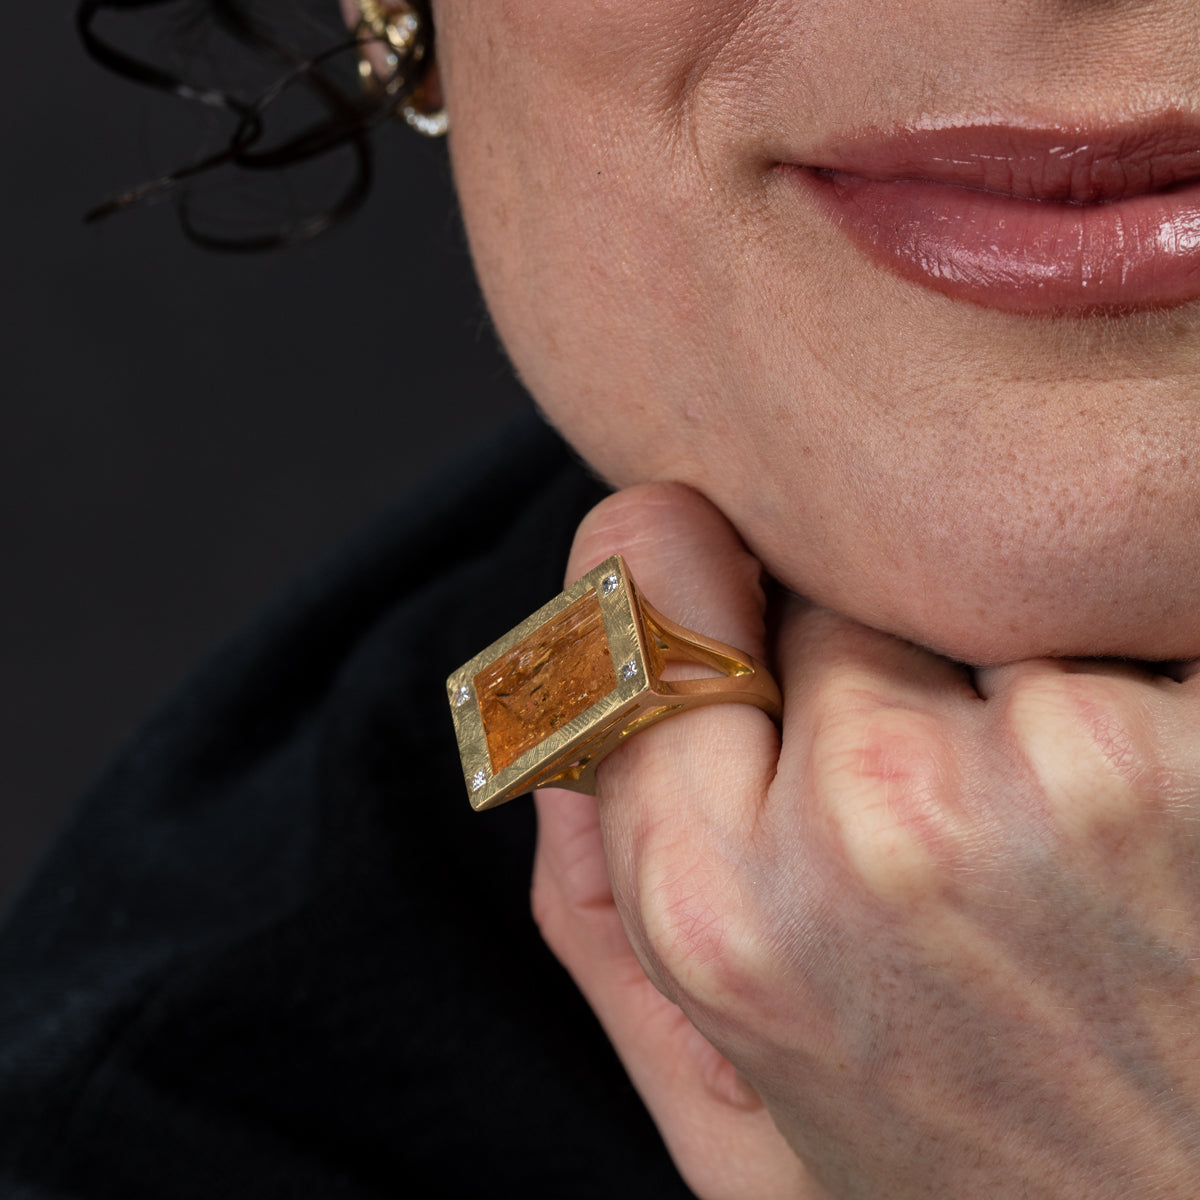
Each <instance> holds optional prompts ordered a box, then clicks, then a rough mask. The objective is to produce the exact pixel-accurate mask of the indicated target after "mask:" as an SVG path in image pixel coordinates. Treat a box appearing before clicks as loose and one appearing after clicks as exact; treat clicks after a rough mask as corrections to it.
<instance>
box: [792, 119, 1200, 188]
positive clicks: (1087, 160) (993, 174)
mask: <svg viewBox="0 0 1200 1200" xmlns="http://www.w3.org/2000/svg"><path fill="white" fill-rule="evenodd" d="M795 165H802V166H805V167H808V168H810V169H812V170H816V171H821V172H826V173H830V174H837V173H844V174H850V175H857V176H859V177H862V178H866V179H877V180H897V181H899V180H905V179H912V180H924V181H929V182H935V183H945V184H950V185H954V186H958V187H969V188H975V189H978V190H981V191H987V192H992V193H995V194H997V195H1001V196H1011V197H1013V198H1017V199H1026V200H1041V201H1050V202H1057V203H1063V204H1099V203H1110V202H1113V201H1118V200H1123V199H1126V198H1128V197H1132V196H1140V195H1146V194H1149V193H1158V192H1166V191H1170V190H1171V189H1173V188H1177V187H1180V186H1182V185H1184V184H1187V183H1190V182H1195V181H1196V180H1200V124H1197V123H1196V122H1194V121H1192V120H1190V119H1187V118H1184V117H1182V116H1178V115H1174V114H1168V115H1166V116H1164V117H1161V118H1158V119H1155V120H1153V121H1139V122H1137V123H1131V124H1123V125H1115V126H1108V127H1103V128H1100V127H1092V128H1085V127H1081V126H1058V125H1043V126H1034V127H1027V126H1014V125H1005V124H994V123H984V124H966V125H954V126H944V127H937V128H919V127H918V128H902V129H898V130H892V131H880V130H869V131H866V132H862V133H856V134H854V135H851V136H848V137H845V138H841V139H837V140H834V141H831V142H829V143H827V144H826V145H825V146H823V147H822V148H821V149H820V150H819V151H817V152H815V153H814V154H813V155H810V156H806V161H803V162H801V163H796V164H795Z"/></svg>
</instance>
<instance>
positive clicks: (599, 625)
mask: <svg viewBox="0 0 1200 1200" xmlns="http://www.w3.org/2000/svg"><path fill="white" fill-rule="evenodd" d="M673 662H692V663H700V664H702V665H703V666H705V667H708V668H709V669H711V670H712V671H714V672H716V674H714V675H711V676H706V677H704V678H700V679H682V680H666V679H663V677H662V672H663V669H664V667H665V666H666V665H667V664H668V663H673ZM446 689H447V694H448V696H449V700H450V712H451V714H452V716H453V718H454V729H455V733H456V734H457V736H458V748H459V753H460V755H461V757H462V764H463V774H464V777H465V779H466V784H467V793H468V795H469V796H470V799H471V805H472V807H473V808H475V809H476V811H482V810H483V809H486V808H495V807H496V806H497V805H498V804H503V803H504V802H505V801H506V800H511V799H513V798H514V797H516V796H519V795H521V794H522V793H523V792H528V791H531V790H532V789H533V788H537V787H546V786H554V787H563V788H571V789H573V790H575V791H579V792H589V793H590V792H593V791H594V790H595V772H596V767H597V766H598V765H599V764H600V762H602V761H603V759H604V758H605V756H606V755H608V754H610V753H611V752H612V751H613V750H615V749H616V748H617V747H618V746H619V745H621V743H622V742H624V741H625V740H626V739H627V738H629V737H632V736H633V735H634V734H635V733H640V732H641V731H642V730H643V729H646V728H648V727H649V726H651V725H653V724H655V723H656V722H658V721H662V720H665V719H666V718H667V717H672V716H675V715H676V714H677V713H681V712H685V711H687V710H688V709H691V708H698V707H699V706H701V705H704V704H725V703H729V702H735V703H742V704H753V705H754V706H755V707H757V708H761V709H762V710H763V711H764V712H766V713H768V714H769V715H770V716H771V717H772V719H773V720H776V721H778V720H779V717H780V713H781V711H782V704H781V700H780V695H779V687H778V685H777V684H776V683H775V680H774V679H773V678H772V677H771V674H770V672H769V671H768V670H767V669H766V667H764V666H763V664H762V663H760V662H759V661H758V660H757V659H755V658H753V657H752V656H751V655H748V654H745V653H743V652H742V651H740V650H737V649H735V648H734V647H733V646H728V645H726V644H725V643H724V642H718V641H716V640H715V639H713V638H708V637H704V636H703V635H702V634H698V633H694V632H693V631H692V630H689V629H684V628H682V627H681V626H679V625H676V624H675V623H674V622H673V621H671V620H668V619H667V618H666V617H664V616H663V615H662V614H661V613H660V612H658V611H657V610H655V609H654V608H653V607H652V606H651V605H650V604H648V603H647V602H646V600H645V599H644V598H643V597H642V596H641V594H640V592H639V591H638V589H637V587H636V585H635V584H634V582H633V579H632V578H631V577H630V575H629V569H628V567H627V566H626V565H625V560H624V559H623V558H621V556H620V555H619V554H618V555H613V557H612V558H609V559H607V560H606V561H605V562H602V563H601V564H600V565H599V566H597V567H595V568H593V569H592V570H591V571H589V572H588V573H587V574H586V575H585V576H584V577H583V578H582V579H580V580H579V581H578V582H577V583H575V584H573V585H572V586H571V587H569V588H567V590H566V591H564V592H562V593H561V594H560V595H558V596H556V597H555V598H554V599H553V600H551V601H550V603H549V604H546V605H543V606H542V607H541V608H539V609H538V611H537V612H535V613H533V615H532V616H530V617H528V618H527V619H526V620H524V621H522V622H521V624H520V625H518V626H517V627H516V628H515V629H513V630H511V631H510V632H509V633H507V634H506V635H505V636H504V637H502V638H500V639H499V640H498V641H495V642H493V643H492V644H491V645H490V646H488V647H487V648H486V649H485V650H481V651H480V652H479V653H478V654H477V655H475V657H474V658H472V659H471V661H470V662H467V663H464V664H463V665H462V666H461V667H459V669H458V670H457V671H455V672H453V673H452V674H451V675H450V677H449V678H448V679H447V680H446Z"/></svg>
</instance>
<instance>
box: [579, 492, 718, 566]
mask: <svg viewBox="0 0 1200 1200" xmlns="http://www.w3.org/2000/svg"><path fill="white" fill-rule="evenodd" d="M708 508H711V506H710V505H708V502H707V501H705V500H704V499H703V498H702V497H701V496H700V495H699V494H698V493H696V492H693V491H692V490H691V489H690V488H687V487H685V486H684V485H683V484H679V483H642V484H636V485H634V486H632V487H628V488H624V489H622V490H621V491H617V492H613V493H612V494H611V495H609V496H606V497H605V498H604V499H603V500H601V501H600V503H599V504H597V505H596V507H595V508H593V509H592V510H591V512H589V513H588V514H587V515H586V516H585V517H584V518H583V520H582V521H581V522H580V524H579V528H578V530H577V531H576V534H575V542H574V546H573V548H572V551H571V567H570V572H569V573H570V574H571V575H573V576H574V575H582V574H584V572H586V571H587V570H589V569H590V568H591V567H593V566H595V564H596V563H598V562H602V561H603V560H604V559H605V558H607V557H608V556H609V555H610V554H612V553H613V552H614V550H619V551H621V552H622V553H626V554H628V553H629V551H630V549H631V548H633V547H637V546H638V545H640V544H641V543H643V542H646V541H655V540H656V539H657V538H658V537H659V536H661V531H662V527H663V525H664V523H666V524H667V525H671V524H674V523H675V522H677V521H678V520H679V519H680V518H681V517H682V518H684V519H686V517H687V516H688V515H689V514H692V513H693V512H696V511H697V510H705V511H706V510H707V509H708Z"/></svg>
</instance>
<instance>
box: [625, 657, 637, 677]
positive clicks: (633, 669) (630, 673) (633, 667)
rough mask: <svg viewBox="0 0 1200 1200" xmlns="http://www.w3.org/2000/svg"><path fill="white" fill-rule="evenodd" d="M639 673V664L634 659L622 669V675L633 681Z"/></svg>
mask: <svg viewBox="0 0 1200 1200" xmlns="http://www.w3.org/2000/svg"><path fill="white" fill-rule="evenodd" d="M637 673H638V668H637V663H636V662H635V661H634V660H633V659H632V658H631V659H630V660H629V661H628V662H627V663H626V664H625V665H624V666H623V667H622V668H621V675H622V676H623V677H624V678H625V679H633V678H634V677H635V676H636V675H637Z"/></svg>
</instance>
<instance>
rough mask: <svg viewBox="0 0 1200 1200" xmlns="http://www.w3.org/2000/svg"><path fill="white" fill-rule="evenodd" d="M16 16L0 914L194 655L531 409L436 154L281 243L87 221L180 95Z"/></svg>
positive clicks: (5, 51) (2, 566)
mask: <svg viewBox="0 0 1200 1200" xmlns="http://www.w3.org/2000/svg"><path fill="white" fill-rule="evenodd" d="M331 2H332V0H331ZM6 24H7V36H6V37H5V39H4V42H3V46H2V48H0V70H2V71H3V76H2V78H3V81H4V84H5V87H6V92H7V102H6V103H5V104H4V105H3V107H2V109H0V122H3V140H2V143H0V144H2V145H3V146H4V148H5V149H4V159H5V162H4V174H3V178H4V183H3V192H2V201H0V203H2V205H3V224H2V226H0V229H2V230H3V234H2V237H3V247H4V264H3V274H4V282H5V289H4V313H3V324H2V325H0V328H2V329H3V335H2V342H0V351H2V353H3V369H4V374H3V378H4V381H5V385H4V386H5V400H4V414H5V421H4V433H3V436H2V437H0V572H2V574H0V580H2V586H0V903H3V900H4V898H5V897H7V896H8V895H10V894H11V892H12V890H13V889H14V887H16V886H17V884H18V882H19V880H20V879H21V878H22V877H23V876H24V875H25V873H26V872H27V871H28V869H29V867H30V864H31V862H32V861H33V859H34V857H35V855H36V854H37V853H38V852H39V851H40V849H41V847H42V846H43V845H44V843H45V842H46V840H47V839H48V838H49V837H50V836H51V835H52V832H53V830H54V829H55V828H56V826H57V825H58V824H59V823H60V822H61V820H62V819H63V816H64V813H65V812H66V811H67V809H68V806H69V804H70V802H71V800H72V799H73V798H74V797H75V796H76V794H77V793H78V792H79V790H80V789H81V788H82V787H83V786H84V785H85V784H86V783H87V781H88V780H89V779H90V778H91V777H92V776H93V775H94V774H95V773H96V771H97V770H98V769H99V768H100V767H101V766H102V765H103V763H104V761H105V759H106V758H107V757H108V755H109V754H110V753H111V752H112V750H113V749H114V748H115V746H116V745H117V744H118V743H119V741H120V739H121V738H122V737H123V736H125V735H126V734H128V733H129V732H130V731H131V729H132V728H133V726H134V724H135V722H136V721H137V719H138V718H139V717H140V716H141V715H143V714H144V712H145V711H146V709H147V708H148V707H149V706H151V705H152V704H153V703H154V702H155V701H156V700H157V699H158V698H159V697H160V696H161V695H162V694H163V692H164V691H166V690H167V689H168V688H169V687H170V686H171V685H173V684H174V683H175V682H177V681H178V679H179V678H180V677H181V675H182V674H183V673H184V672H185V671H186V670H187V668H188V667H189V665H190V664H191V663H193V662H194V661H195V660H196V658H197V657H198V656H199V655H201V654H202V653H203V652H204V651H205V650H206V649H207V648H208V647H209V646H211V645H212V644H213V643H214V642H215V641H216V640H218V639H219V638H221V637H222V636H224V635H225V634H226V633H227V632H228V631H230V630H231V629H233V628H234V627H236V625H237V624H238V623H239V622H241V621H242V620H244V619H245V618H246V617H247V616H248V615H249V614H250V613H251V612H253V610H254V609H255V608H256V607H257V606H258V605H259V604H261V603H262V602H263V601H264V600H265V599H266V598H267V597H268V596H269V595H270V594H271V593H272V592H273V591H275V590H276V589H277V588H279V587H280V586H281V585H282V584H283V583H285V582H286V580H287V579H288V578H289V577H290V576H291V575H292V574H293V573H295V572H296V571H297V570H298V569H299V568H301V567H302V566H303V565H304V564H305V563H306V562H308V561H309V560H311V559H312V558H313V557H315V556H317V555H319V554H320V553H321V552H322V551H323V550H324V549H325V548H327V547H328V546H330V545H331V544H333V543H334V542H336V541H337V539H338V538H339V537H340V536H343V535H344V534H346V533H347V532H348V531H350V530H351V529H353V528H354V527H355V526H356V525H358V524H359V523H361V522H362V521H363V520H365V519H366V518H368V517H369V515H370V514H371V513H372V512H373V511H374V510H376V509H377V508H379V507H380V506H381V505H382V504H383V503H385V502H386V500H387V499H388V498H389V497H390V496H392V495H393V494H394V493H396V492H397V491H398V490H400V489H402V488H403V487H404V486H405V485H406V483H407V482H408V481H410V480H411V479H412V478H413V477H414V476H416V475H420V474H423V473H425V472H426V471H427V470H429V469H430V468H431V467H432V465H433V464H435V463H437V462H439V461H442V460H444V459H446V458H447V457H448V456H453V454H454V453H455V452H456V449H458V448H459V447H462V446H463V445H464V444H466V443H468V442H471V441H473V440H474V439H475V438H476V437H477V436H479V435H480V434H481V432H482V431H485V430H486V429H487V428H488V427H489V425H491V424H494V423H498V422H500V421H501V420H504V419H506V418H507V416H508V415H509V414H511V413H512V412H513V411H514V410H515V409H516V408H518V407H519V406H521V405H522V404H523V403H525V401H524V399H523V396H522V393H521V392H520V390H519V388H518V387H517V385H516V384H515V383H514V382H513V381H512V380H511V376H510V372H509V371H508V368H507V366H506V365H505V363H504V361H503V358H502V357H501V355H500V354H499V353H498V352H497V350H496V349H495V345H494V339H493V336H492V333H491V330H490V327H489V325H488V323H487V320H486V317H485V315H484V313H483V308H482V304H481V302H480V301H479V299H478V296H477V292H476V289H475V285H474V283H473V281H472V279H471V276H470V270H469V264H468V262H467V259H466V251H465V248H464V243H463V239H462V236H461V233H460V230H459V225H458V220H457V217H456V215H455V212H454V207H453V201H452V198H451V195H450V190H449V185H448V180H447V168H446V165H445V155H444V149H443V148H442V147H440V146H436V145H434V144H432V143H426V142H423V141H422V140H421V139H419V138H416V137H415V136H414V135H412V134H410V133H409V132H408V131H407V130H405V129H402V128H400V127H396V128H395V129H389V130H387V131H385V132H384V134H383V137H382V140H381V141H379V142H378V145H379V148H380V156H379V157H380V162H379V174H380V177H379V179H378V181H377V184H376V189H375V194H374V195H373V197H372V199H371V200H370V201H369V203H368V207H367V209H366V212H365V213H364V214H363V215H360V216H359V217H358V218H356V219H355V220H354V221H353V222H352V223H351V225H350V226H349V227H348V228H345V229H343V230H341V231H338V232H335V233H334V234H332V235H330V236H328V237H326V238H324V239H323V240H320V241H318V242H317V243H314V244H311V245H309V246H306V247H302V248H300V249H293V250H289V251H286V252H283V253H274V254H269V255H259V256H221V255H215V254H212V253H206V252H204V251H201V250H198V249H196V248H194V247H192V246H190V245H189V244H188V243H187V242H186V241H185V240H184V239H183V237H182V235H181V234H180V232H179V231H178V227H177V225H176V223H175V220H174V217H173V215H172V213H171V210H170V208H169V207H168V206H158V207H155V208H152V209H150V210H144V211H141V212H135V213H128V214H122V215H118V216H116V217H114V218H112V219H111V221H109V222H107V223H105V224H102V225H99V226H88V227H85V226H83V225H82V224H81V221H80V216H81V213H82V212H83V211H84V210H85V209H86V208H87V207H89V206H90V205H91V204H93V203H95V202H97V201H98V200H101V199H103V198H105V197H106V196H108V195H109V194H111V193H113V192H115V191H117V190H119V189H120V188H121V187H123V186H125V185H127V184H129V183H132V182H135V181H137V180H140V179H142V178H144V177H145V176H146V174H147V172H148V171H149V170H150V169H151V167H152V162H151V160H150V159H149V158H148V157H147V150H146V146H147V144H148V143H150V142H153V143H155V145H156V146H157V148H158V150H159V151H161V150H162V147H163V145H164V144H165V145H167V146H168V147H169V145H170V139H171V136H172V135H171V133H170V130H169V129H167V130H165V131H164V130H163V129H161V128H160V127H159V125H160V121H161V119H162V118H161V115H160V114H161V112H162V110H163V106H164V105H171V104H172V103H173V102H172V101H170V100H162V99H157V98H155V97H154V96H153V95H147V94H144V93H143V92H142V91H141V90H140V89H138V88H136V87H134V86H132V85H130V84H128V83H125V82H122V81H120V80H118V79H113V78H110V77H109V76H107V75H106V74H105V73H104V72H103V71H101V70H100V69H99V68H97V67H95V66H94V65H92V64H91V63H90V62H88V61H87V59H86V58H85V56H84V55H83V53H82V51H81V50H80V49H79V47H78V46H77V44H76V40H75V37H74V33H73V30H72V25H71V10H70V5H69V4H65V3H62V2H61V0H51V2H50V3H44V2H34V0H20V2H19V3H17V4H14V5H11V6H10V10H9V12H8V14H7V22H6ZM180 148H181V151H182V152H181V153H180V154H179V155H178V156H177V157H178V158H186V157H187V153H188V152H189V151H190V148H191V147H190V144H185V143H182V142H181V145H180ZM161 161H162V156H161V153H160V155H159V157H157V158H155V159H154V160H153V162H154V163H159V164H161Z"/></svg>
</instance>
